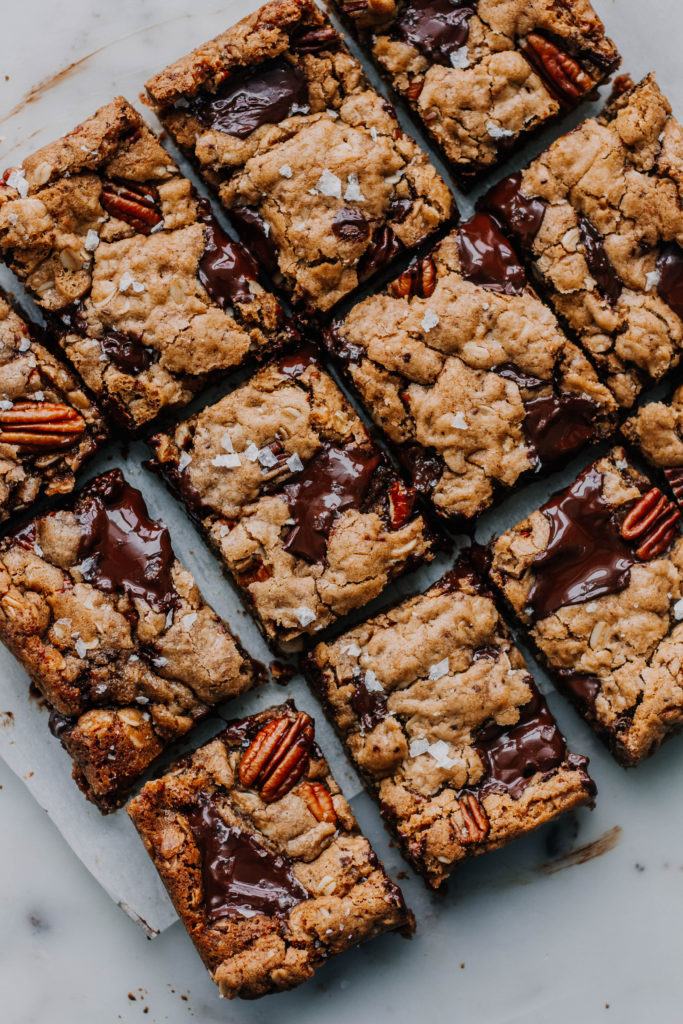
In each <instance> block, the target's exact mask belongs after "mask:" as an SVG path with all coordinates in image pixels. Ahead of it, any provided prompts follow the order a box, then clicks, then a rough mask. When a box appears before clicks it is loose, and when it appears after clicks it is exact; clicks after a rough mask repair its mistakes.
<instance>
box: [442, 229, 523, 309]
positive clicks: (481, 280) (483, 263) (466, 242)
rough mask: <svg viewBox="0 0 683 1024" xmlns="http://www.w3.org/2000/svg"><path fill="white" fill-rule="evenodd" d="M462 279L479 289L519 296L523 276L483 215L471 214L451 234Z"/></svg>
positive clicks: (502, 237)
mask: <svg viewBox="0 0 683 1024" xmlns="http://www.w3.org/2000/svg"><path fill="white" fill-rule="evenodd" d="M455 237H456V240H457V243H458V253H459V255H460V272H461V273H462V276H463V277H464V278H465V279H466V280H468V281H472V283H473V284H476V285H479V286H480V287H481V288H490V289H491V291H496V292H505V294H506V295H521V294H522V293H523V292H524V290H525V289H526V274H525V273H524V268H523V266H522V264H521V263H520V262H519V260H518V259H517V256H516V254H515V251H514V249H513V248H512V246H511V245H510V243H509V242H508V240H507V238H506V237H505V235H503V233H502V232H501V230H500V228H499V227H498V225H497V224H496V222H495V221H494V220H493V218H491V217H489V216H488V214H486V213H475V215H474V217H472V219H471V220H469V221H467V223H466V224H463V225H462V227H460V228H458V230H457V231H456V233H455Z"/></svg>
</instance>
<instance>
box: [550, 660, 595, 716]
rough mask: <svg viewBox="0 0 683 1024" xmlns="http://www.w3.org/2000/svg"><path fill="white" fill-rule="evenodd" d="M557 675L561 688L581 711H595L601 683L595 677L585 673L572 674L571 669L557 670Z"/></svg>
mask: <svg viewBox="0 0 683 1024" xmlns="http://www.w3.org/2000/svg"><path fill="white" fill-rule="evenodd" d="M557 675H558V678H559V680H560V685H561V686H562V688H563V689H564V690H566V691H567V693H568V694H569V696H570V697H571V698H572V700H573V701H574V702H575V703H576V704H578V706H579V708H580V709H581V710H582V711H593V710H594V709H595V701H596V698H597V696H598V694H599V693H600V689H601V683H600V680H599V679H598V677H597V676H591V675H588V674H587V673H585V672H574V671H572V669H558V670H557Z"/></svg>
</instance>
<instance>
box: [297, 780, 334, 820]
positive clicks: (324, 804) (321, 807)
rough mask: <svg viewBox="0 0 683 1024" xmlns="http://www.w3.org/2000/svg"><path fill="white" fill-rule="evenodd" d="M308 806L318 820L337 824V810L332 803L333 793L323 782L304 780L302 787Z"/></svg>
mask: <svg viewBox="0 0 683 1024" xmlns="http://www.w3.org/2000/svg"><path fill="white" fill-rule="evenodd" d="M301 790H302V793H303V796H304V800H305V801H306V806H307V807H308V809H309V811H310V812H311V814H312V815H313V817H314V818H315V820H316V821H327V822H329V823H330V825H336V824H337V812H336V811H335V809H334V804H333V803H332V794H331V793H330V791H329V789H328V788H327V786H326V785H325V784H324V783H323V782H304V784H303V786H302V787H301Z"/></svg>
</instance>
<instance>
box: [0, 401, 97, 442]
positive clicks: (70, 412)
mask: <svg viewBox="0 0 683 1024" xmlns="http://www.w3.org/2000/svg"><path fill="white" fill-rule="evenodd" d="M84 431H85V420H84V419H83V417H82V416H81V414H80V413H78V412H76V410H75V409H72V408H71V407H70V406H68V405H63V404H62V403H61V402H33V401H30V400H28V399H27V400H25V401H21V402H15V403H14V405H13V406H12V408H11V409H5V410H3V411H0V443H2V444H14V445H16V446H17V447H18V448H20V449H22V450H23V451H26V452H35V453H38V454H48V453H49V452H55V451H61V450H62V449H63V448H70V447H71V445H73V444H74V443H75V442H76V441H77V440H78V438H79V437H80V436H81V435H82V434H83V433H84Z"/></svg>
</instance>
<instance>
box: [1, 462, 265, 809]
mask: <svg viewBox="0 0 683 1024" xmlns="http://www.w3.org/2000/svg"><path fill="white" fill-rule="evenodd" d="M0 639H1V640H2V641H3V643H5V644H6V645H7V647H8V648H9V649H10V651H11V652H12V653H13V654H14V656H15V657H16V658H17V659H18V660H19V661H20V662H21V664H22V665H23V666H24V668H25V669H26V671H27V672H28V673H29V675H30V676H31V679H32V680H33V682H34V683H35V684H36V686H37V687H38V689H39V690H40V692H41V693H42V694H43V695H44V697H45V698H46V700H47V701H48V703H49V704H50V706H51V708H52V709H53V713H52V715H51V719H50V728H51V729H52V731H53V732H54V733H55V735H57V736H59V738H60V739H61V742H62V744H63V746H64V747H65V748H66V750H67V751H68V753H69V754H70V755H71V757H72V758H73V761H74V767H73V776H74V779H75V781H76V782H77V783H78V785H79V786H80V787H81V789H82V790H83V792H84V793H85V794H86V796H87V797H88V799H89V800H92V802H93V803H95V804H97V806H98V807H99V808H100V810H101V811H102V812H103V813H107V812H108V811H111V810H114V809H115V808H116V807H118V806H120V804H121V803H123V802H124V800H125V799H126V797H127V796H128V792H129V790H130V787H131V786H132V785H133V783H134V782H135V781H136V779H137V778H138V777H139V776H140V774H141V773H142V772H143V771H144V770H145V769H146V768H147V767H148V765H149V764H150V763H151V762H152V761H153V760H154V758H155V757H157V755H158V754H160V753H161V751H162V750H163V749H164V747H166V746H167V745H168V744H169V743H170V742H171V741H172V740H175V739H178V738H179V737H181V736H184V735H185V734H186V733H187V732H189V730H190V729H192V728H193V726H194V724H195V723H196V722H197V721H198V720H199V719H200V718H202V717H203V716H204V715H206V713H207V712H208V710H209V708H210V707H211V706H212V705H214V704H218V703H220V702H222V701H225V700H228V699H229V698H230V697H233V696H236V695H237V694H241V693H243V692H245V691H246V690H248V689H249V688H250V687H251V686H253V685H254V684H255V683H256V682H258V681H259V679H260V667H259V666H258V664H257V663H255V662H253V661H252V660H251V658H249V656H248V655H247V654H246V653H245V652H244V651H243V650H242V648H241V647H240V644H239V642H238V641H237V640H236V639H235V638H234V637H233V636H232V635H231V633H230V631H229V630H228V627H227V626H226V624H225V623H224V622H223V621H222V620H221V619H219V618H218V616H217V615H216V613H215V612H214V611H213V610H212V609H211V608H210V607H209V606H208V605H207V604H206V603H205V602H204V601H203V599H202V597H201V594H200V593H199V590H198V589H197V584H196V583H195V581H194V579H193V578H192V576H191V575H190V573H189V572H187V570H186V569H184V568H183V567H182V565H181V564H180V563H179V562H178V561H177V559H176V557H175V555H174V553H173V549H172V547H171V540H170V537H169V534H168V530H167V529H166V527H165V526H164V525H163V524H162V523H160V522H155V521H154V520H152V519H150V518H149V515H148V513H147V509H146V507H145V503H144V501H143V498H142V495H141V494H140V492H139V491H138V490H136V489H135V488H133V487H130V486H129V484H127V483H126V481H125V480H124V478H123V475H122V473H121V471H120V470H118V469H115V470H112V471H111V472H109V473H105V474H104V475H103V476H100V477H97V478H96V479H95V480H93V481H92V482H91V483H90V484H88V486H87V487H85V488H84V489H83V490H82V491H80V492H79V494H78V495H77V497H76V499H75V501H74V502H73V503H71V504H70V505H69V506H68V507H66V508H65V509H63V510H61V511H55V512H49V513H48V514H46V515H44V516H41V517H40V518H38V519H35V520H34V521H33V522H30V523H29V524H28V525H27V526H25V527H23V528H22V529H21V530H19V531H18V532H15V533H14V534H12V535H10V536H9V537H7V538H6V539H5V540H4V541H3V542H2V544H0Z"/></svg>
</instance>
